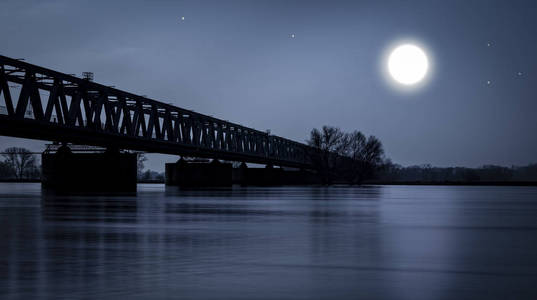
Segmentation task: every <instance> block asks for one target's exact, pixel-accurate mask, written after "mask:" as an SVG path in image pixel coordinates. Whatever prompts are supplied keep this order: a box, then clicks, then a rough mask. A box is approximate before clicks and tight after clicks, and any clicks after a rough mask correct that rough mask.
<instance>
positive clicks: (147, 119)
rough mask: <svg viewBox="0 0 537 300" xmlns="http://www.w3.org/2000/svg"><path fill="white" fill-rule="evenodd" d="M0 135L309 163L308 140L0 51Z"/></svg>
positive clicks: (294, 164)
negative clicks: (116, 86) (278, 133)
mask: <svg viewBox="0 0 537 300" xmlns="http://www.w3.org/2000/svg"><path fill="white" fill-rule="evenodd" d="M2 102H3V104H4V105H5V109H4V110H2V111H0V135H6V136H13V137H21V138H29V139H39V140H50V141H58V142H70V143H76V144H85V145H95V146H101V147H108V148H110V147H111V148H117V149H130V150H138V151H146V152H154V153H165V154H176V155H181V156H192V157H203V158H214V159H223V160H232V161H241V162H250V163H260V164H270V165H280V166H288V167H298V168H308V167H311V160H310V154H311V153H312V151H315V149H314V148H312V147H309V146H308V145H305V144H302V143H298V142H295V141H292V140H289V139H286V138H283V137H279V136H274V135H270V134H268V133H266V132H262V131H259V130H255V129H253V128H248V127H245V126H242V125H239V124H235V123H232V122H229V121H225V120H221V119H217V118H214V117H211V116H208V115H204V114H200V113H197V112H194V111H191V110H187V109H184V108H180V107H177V106H173V105H170V104H166V103H163V102H159V101H156V100H152V99H149V98H147V97H145V96H140V95H135V94H132V93H129V92H125V91H122V90H119V89H116V88H113V87H109V86H105V85H102V84H98V83H95V82H93V81H89V80H86V79H81V78H78V77H76V76H73V75H69V74H64V73H61V72H57V71H54V70H50V69H47V68H43V67H40V66H36V65H33V64H29V63H26V62H23V61H21V60H17V59H13V58H9V57H5V56H0V105H2Z"/></svg>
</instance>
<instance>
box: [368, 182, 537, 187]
mask: <svg viewBox="0 0 537 300" xmlns="http://www.w3.org/2000/svg"><path fill="white" fill-rule="evenodd" d="M364 184H374V185H453V186H456V185H459V186H472V185H473V186H537V181H368V182H365V183H364Z"/></svg>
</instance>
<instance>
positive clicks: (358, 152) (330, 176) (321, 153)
mask: <svg viewBox="0 0 537 300" xmlns="http://www.w3.org/2000/svg"><path fill="white" fill-rule="evenodd" d="M307 143H308V145H310V146H311V147H313V149H314V150H313V151H311V153H309V155H310V158H311V161H312V162H313V165H314V168H315V169H316V170H317V173H318V174H319V176H320V177H321V180H322V182H323V183H324V184H331V183H339V182H342V183H350V184H360V183H362V182H363V181H365V180H368V179H371V178H374V176H375V175H376V173H377V171H378V170H379V169H380V168H381V166H382V165H383V162H384V149H383V147H382V143H381V142H380V140H379V139H377V138H376V137H374V136H369V137H366V136H365V135H364V134H363V133H361V132H360V131H353V132H349V133H347V132H343V131H342V130H341V129H339V128H337V127H332V126H323V127H322V128H321V129H316V128H315V129H313V130H312V131H311V133H310V138H309V139H308V140H307Z"/></svg>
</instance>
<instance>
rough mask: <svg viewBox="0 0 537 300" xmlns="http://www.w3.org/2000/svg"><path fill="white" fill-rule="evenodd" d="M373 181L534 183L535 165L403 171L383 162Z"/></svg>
mask: <svg viewBox="0 0 537 300" xmlns="http://www.w3.org/2000/svg"><path fill="white" fill-rule="evenodd" d="M375 179H376V180H378V181H383V182H439V183H440V182H509V181H532V182H535V181H537V164H529V165H527V166H512V167H503V166H495V165H485V166H482V167H479V168H465V167H448V168H440V167H433V166H431V165H429V164H425V165H421V166H408V167H403V166H401V165H398V164H394V163H392V162H391V161H386V162H385V163H384V165H383V166H382V168H379V172H378V173H377V177H376V178H375Z"/></svg>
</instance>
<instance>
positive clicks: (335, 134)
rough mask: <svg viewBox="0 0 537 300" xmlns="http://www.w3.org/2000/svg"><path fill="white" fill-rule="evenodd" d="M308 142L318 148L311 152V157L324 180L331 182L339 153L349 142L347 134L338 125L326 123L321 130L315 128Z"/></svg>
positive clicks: (327, 182)
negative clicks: (327, 124)
mask: <svg viewBox="0 0 537 300" xmlns="http://www.w3.org/2000/svg"><path fill="white" fill-rule="evenodd" d="M306 142H307V143H308V145H310V146H312V147H314V148H316V149H317V150H318V151H316V152H314V153H310V158H311V160H312V161H313V164H314V166H315V167H316V168H317V171H318V172H319V175H321V178H322V180H323V182H324V183H326V184H329V183H331V182H332V180H333V179H334V175H335V174H334V173H335V172H336V168H337V159H338V155H339V154H341V153H343V152H344V151H345V149H344V148H345V147H346V145H347V143H348V141H347V137H346V135H345V134H344V133H343V132H342V131H341V129H339V128H337V127H331V126H326V125H325V126H323V127H322V128H321V130H319V129H317V128H314V129H313V130H312V131H311V132H310V138H309V140H307V141H306Z"/></svg>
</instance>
